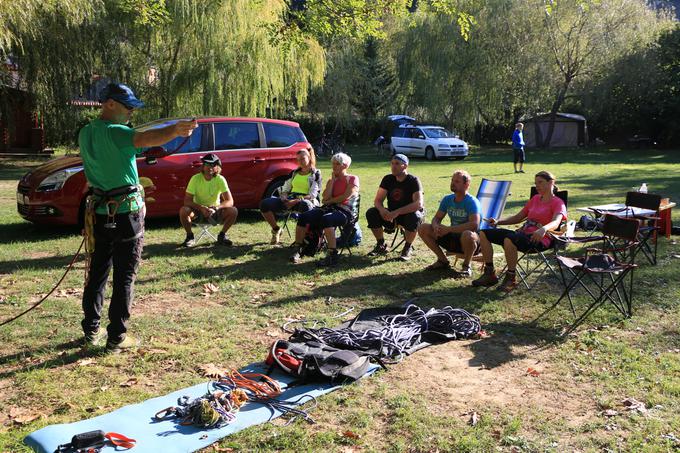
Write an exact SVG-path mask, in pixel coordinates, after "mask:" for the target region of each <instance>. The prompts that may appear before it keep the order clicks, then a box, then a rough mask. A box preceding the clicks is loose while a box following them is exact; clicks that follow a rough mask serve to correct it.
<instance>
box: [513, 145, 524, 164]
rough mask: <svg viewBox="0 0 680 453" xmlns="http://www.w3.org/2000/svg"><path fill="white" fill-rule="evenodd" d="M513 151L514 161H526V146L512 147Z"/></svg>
mask: <svg viewBox="0 0 680 453" xmlns="http://www.w3.org/2000/svg"><path fill="white" fill-rule="evenodd" d="M512 153H513V155H514V159H515V160H514V161H513V162H514V163H518V162H519V163H524V158H525V157H526V156H525V155H524V148H512Z"/></svg>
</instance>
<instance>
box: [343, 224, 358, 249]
mask: <svg viewBox="0 0 680 453" xmlns="http://www.w3.org/2000/svg"><path fill="white" fill-rule="evenodd" d="M342 231H343V234H341V235H339V236H338V237H337V242H338V247H356V246H357V245H359V244H361V239H363V234H362V232H361V227H360V226H359V223H358V222H357V223H355V224H354V225H352V226H348V227H346V228H344V229H343V230H342Z"/></svg>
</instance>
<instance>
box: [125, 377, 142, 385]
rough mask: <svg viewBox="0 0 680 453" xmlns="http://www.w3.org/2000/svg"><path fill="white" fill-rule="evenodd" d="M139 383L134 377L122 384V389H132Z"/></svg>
mask: <svg viewBox="0 0 680 453" xmlns="http://www.w3.org/2000/svg"><path fill="white" fill-rule="evenodd" d="M138 382H139V381H138V380H137V378H135V377H133V378H130V379H128V380H127V381H125V382H121V383H120V386H121V387H132V386H133V385H135V384H137V383H138Z"/></svg>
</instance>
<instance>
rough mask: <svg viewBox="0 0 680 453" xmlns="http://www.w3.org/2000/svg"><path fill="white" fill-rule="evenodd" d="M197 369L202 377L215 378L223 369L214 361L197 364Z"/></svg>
mask: <svg viewBox="0 0 680 453" xmlns="http://www.w3.org/2000/svg"><path fill="white" fill-rule="evenodd" d="M198 370H199V371H200V372H201V373H203V376H204V377H209V378H214V379H217V378H219V377H220V376H221V375H222V374H223V370H222V369H221V368H220V367H218V366H217V365H215V364H214V363H206V364H204V365H199V366H198Z"/></svg>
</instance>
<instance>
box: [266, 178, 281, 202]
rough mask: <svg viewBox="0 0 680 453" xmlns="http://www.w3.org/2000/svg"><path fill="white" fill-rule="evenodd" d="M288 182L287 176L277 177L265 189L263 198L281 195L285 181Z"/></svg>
mask: <svg viewBox="0 0 680 453" xmlns="http://www.w3.org/2000/svg"><path fill="white" fill-rule="evenodd" d="M284 182H286V179H285V178H279V179H275V180H274V181H272V182H271V184H269V186H268V187H267V190H265V191H264V196H263V197H262V199H265V198H269V197H278V196H279V195H281V188H282V187H283V183H284Z"/></svg>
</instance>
